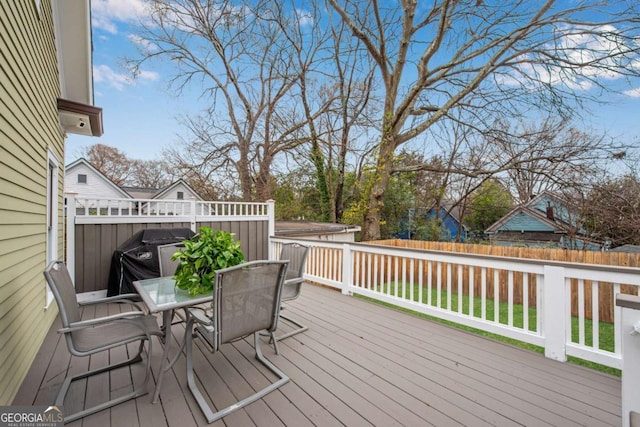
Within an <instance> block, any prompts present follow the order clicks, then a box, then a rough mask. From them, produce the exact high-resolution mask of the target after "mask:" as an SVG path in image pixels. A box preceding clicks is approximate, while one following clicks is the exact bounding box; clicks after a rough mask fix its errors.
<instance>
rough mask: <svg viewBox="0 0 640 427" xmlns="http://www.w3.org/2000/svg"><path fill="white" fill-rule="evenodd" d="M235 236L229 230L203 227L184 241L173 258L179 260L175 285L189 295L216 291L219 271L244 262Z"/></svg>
mask: <svg viewBox="0 0 640 427" xmlns="http://www.w3.org/2000/svg"><path fill="white" fill-rule="evenodd" d="M233 236H234V234H233V233H229V232H228V231H223V230H215V231H214V230H211V228H209V227H202V228H201V229H200V233H198V234H196V235H195V236H194V237H193V238H191V239H190V240H185V241H184V249H182V250H181V251H178V252H176V253H175V254H173V256H172V257H171V259H172V260H174V261H175V260H178V261H179V262H180V264H179V265H178V268H177V269H176V274H175V276H174V277H175V280H176V287H177V288H178V289H182V290H185V291H187V292H189V295H197V294H206V293H209V292H213V283H214V280H215V274H216V270H220V269H222V268H227V267H232V266H234V265H238V264H241V263H242V262H244V255H243V254H242V250H241V249H240V242H236V241H235V240H234V239H233Z"/></svg>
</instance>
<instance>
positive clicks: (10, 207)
mask: <svg viewBox="0 0 640 427" xmlns="http://www.w3.org/2000/svg"><path fill="white" fill-rule="evenodd" d="M90 15H91V14H90V3H89V0H39V1H25V0H2V1H1V2H0V34H2V36H0V39H1V40H2V42H1V43H0V88H1V90H2V96H1V100H2V101H1V102H0V105H2V107H1V108H0V133H1V134H2V135H0V141H1V144H2V145H1V146H2V150H1V151H2V154H1V155H0V200H1V202H0V342H1V343H2V346H1V347H2V351H0V405H10V404H11V403H12V402H13V399H14V396H15V394H16V392H17V390H18V388H19V387H20V385H21V384H22V382H23V380H24V378H25V375H26V373H27V371H28V369H29V367H30V366H31V364H32V362H33V361H34V358H35V356H36V353H37V352H38V350H39V348H40V346H41V345H42V342H43V339H44V337H45V335H46V333H47V331H48V330H49V328H50V326H51V324H52V323H53V321H54V319H55V318H56V315H57V314H58V309H57V306H56V304H53V296H52V294H51V292H50V291H49V290H48V288H47V285H46V282H45V280H44V276H43V274H42V272H43V271H44V269H45V268H46V265H47V263H48V262H49V261H51V260H54V259H57V258H59V257H62V255H63V237H64V233H63V221H62V220H63V215H62V212H63V179H64V173H63V167H64V163H63V162H64V160H63V159H64V151H65V133H66V132H69V133H78V134H82V135H93V136H100V135H101V134H102V110H101V109H99V108H96V107H94V106H93V81H92V74H91V69H92V60H91V55H92V52H91V16H90Z"/></svg>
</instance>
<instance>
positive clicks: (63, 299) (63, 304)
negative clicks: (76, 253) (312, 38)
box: [44, 261, 80, 328]
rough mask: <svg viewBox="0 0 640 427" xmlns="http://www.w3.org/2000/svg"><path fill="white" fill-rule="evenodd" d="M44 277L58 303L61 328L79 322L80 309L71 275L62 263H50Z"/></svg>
mask: <svg viewBox="0 0 640 427" xmlns="http://www.w3.org/2000/svg"><path fill="white" fill-rule="evenodd" d="M44 277H45V279H46V280H47V283H48V284H49V287H50V288H51V292H53V296H54V298H55V299H56V302H57V303H58V309H59V311H60V320H61V321H62V326H63V327H65V328H66V327H68V326H69V325H70V324H71V323H74V322H77V321H79V320H80V308H79V307H78V298H77V297H76V290H75V287H74V286H73V281H72V280H71V275H70V274H69V271H68V270H67V267H66V266H65V265H64V262H62V261H52V262H51V263H50V264H49V265H48V266H47V268H46V269H45V270H44Z"/></svg>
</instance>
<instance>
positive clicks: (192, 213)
mask: <svg viewBox="0 0 640 427" xmlns="http://www.w3.org/2000/svg"><path fill="white" fill-rule="evenodd" d="M189 204H190V206H189V209H190V212H189V217H190V219H189V223H190V224H191V231H193V232H194V233H197V232H198V225H197V224H196V199H195V197H194V198H193V199H192V200H190V201H189Z"/></svg>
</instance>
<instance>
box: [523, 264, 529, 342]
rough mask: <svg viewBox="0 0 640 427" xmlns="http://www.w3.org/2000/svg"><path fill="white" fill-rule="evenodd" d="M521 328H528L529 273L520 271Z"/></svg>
mask: <svg viewBox="0 0 640 427" xmlns="http://www.w3.org/2000/svg"><path fill="white" fill-rule="evenodd" d="M522 329H524V330H525V331H528V330H529V274H528V273H522Z"/></svg>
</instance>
